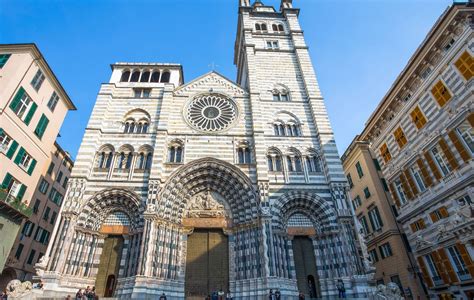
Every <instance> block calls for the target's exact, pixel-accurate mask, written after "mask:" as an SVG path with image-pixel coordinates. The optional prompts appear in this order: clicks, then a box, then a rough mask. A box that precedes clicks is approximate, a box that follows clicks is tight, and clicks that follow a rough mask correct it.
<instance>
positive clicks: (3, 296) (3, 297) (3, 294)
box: [0, 290, 8, 300]
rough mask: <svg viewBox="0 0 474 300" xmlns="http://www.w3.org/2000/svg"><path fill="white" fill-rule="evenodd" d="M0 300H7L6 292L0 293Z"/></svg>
mask: <svg viewBox="0 0 474 300" xmlns="http://www.w3.org/2000/svg"><path fill="white" fill-rule="evenodd" d="M0 299H1V300H7V299H8V295H7V290H3V291H2V293H1V294H0Z"/></svg>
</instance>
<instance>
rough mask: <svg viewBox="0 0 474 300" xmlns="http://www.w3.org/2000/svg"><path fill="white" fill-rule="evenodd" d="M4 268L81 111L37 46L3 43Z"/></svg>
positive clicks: (0, 194) (0, 261) (0, 213)
mask: <svg viewBox="0 0 474 300" xmlns="http://www.w3.org/2000/svg"><path fill="white" fill-rule="evenodd" d="M0 87H1V88H0V166H1V168H0V184H1V189H0V209H1V210H0V236H1V237H2V239H1V242H0V247H1V249H0V250H1V252H0V270H2V269H3V267H4V264H5V260H6V258H7V257H8V254H9V252H10V249H11V247H12V244H13V242H14V239H15V237H16V234H17V232H18V229H19V225H20V223H21V220H22V219H24V218H26V217H28V216H30V215H31V209H29V208H28V207H27V205H29V204H30V202H31V201H32V198H33V194H34V193H35V189H36V186H37V184H38V182H39V181H40V179H41V176H42V174H43V170H44V168H47V165H48V164H49V163H50V161H51V153H54V150H53V149H54V147H55V146H54V142H55V140H56V137H57V135H58V133H59V129H60V127H61V124H62V122H63V120H64V117H65V116H66V113H67V112H68V111H69V110H75V109H76V108H75V106H74V104H73V103H72V102H71V99H69V96H68V95H67V94H66V92H65V91H64V89H63V88H62V86H61V84H60V83H59V81H58V79H57V78H56V76H55V75H54V74H53V72H52V70H51V69H50V67H49V66H48V64H47V63H46V61H45V59H44V58H43V56H42V54H41V53H40V52H39V50H38V48H37V47H36V45H34V44H12V45H0Z"/></svg>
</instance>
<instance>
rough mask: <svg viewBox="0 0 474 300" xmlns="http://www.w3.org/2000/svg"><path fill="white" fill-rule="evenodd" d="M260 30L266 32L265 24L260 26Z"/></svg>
mask: <svg viewBox="0 0 474 300" xmlns="http://www.w3.org/2000/svg"><path fill="white" fill-rule="evenodd" d="M260 26H261V28H262V31H267V24H265V23H263V24H262V25H260Z"/></svg>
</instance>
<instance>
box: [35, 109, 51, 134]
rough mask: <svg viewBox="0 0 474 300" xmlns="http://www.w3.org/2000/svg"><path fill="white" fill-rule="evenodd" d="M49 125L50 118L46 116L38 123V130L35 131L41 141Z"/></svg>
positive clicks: (42, 116)
mask: <svg viewBox="0 0 474 300" xmlns="http://www.w3.org/2000/svg"><path fill="white" fill-rule="evenodd" d="M48 123H49V120H48V118H46V116H45V115H44V114H43V115H41V118H40V120H39V122H38V125H37V126H36V129H35V134H36V136H38V137H39V138H40V139H41V138H42V137H43V134H44V132H45V131H46V127H47V126H48Z"/></svg>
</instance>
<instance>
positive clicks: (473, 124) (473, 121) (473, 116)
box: [467, 112, 474, 127]
mask: <svg viewBox="0 0 474 300" xmlns="http://www.w3.org/2000/svg"><path fill="white" fill-rule="evenodd" d="M467 120H468V121H469V124H471V127H474V112H473V113H471V114H470V115H469V117H467Z"/></svg>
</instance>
